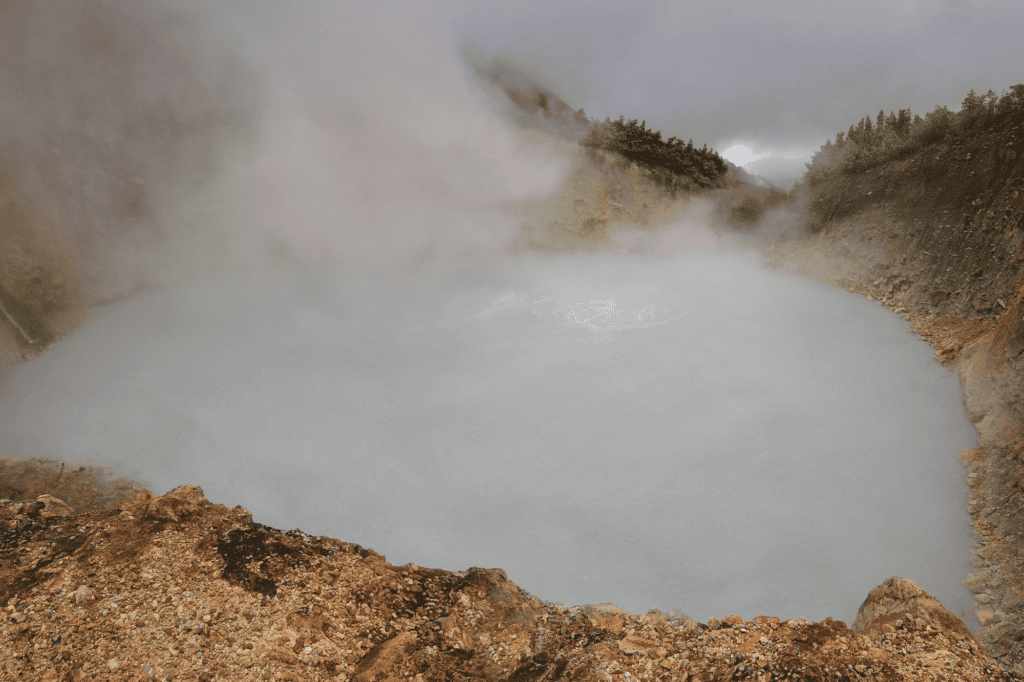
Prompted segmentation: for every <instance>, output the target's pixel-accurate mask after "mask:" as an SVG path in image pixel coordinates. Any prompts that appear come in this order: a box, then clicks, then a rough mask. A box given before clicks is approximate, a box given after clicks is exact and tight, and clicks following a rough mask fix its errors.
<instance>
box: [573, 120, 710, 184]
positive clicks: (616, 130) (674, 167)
mask: <svg viewBox="0 0 1024 682" xmlns="http://www.w3.org/2000/svg"><path fill="white" fill-rule="evenodd" d="M577 116H579V117H584V118H585V114H584V113H583V110H582V109H581V110H580V111H579V113H578V114H577ZM590 125H591V128H590V133H589V134H588V135H587V136H586V137H585V138H584V139H583V141H582V144H583V145H584V146H586V147H591V148H594V149H603V150H605V151H609V152H613V153H615V154H619V155H621V156H623V157H625V158H627V159H629V160H630V161H634V162H636V163H637V164H638V165H641V166H643V167H645V168H647V169H649V170H652V171H654V172H655V173H654V178H655V179H656V180H657V181H658V182H659V183H660V184H662V185H665V186H666V187H668V188H670V189H676V188H678V187H679V186H680V178H688V179H689V180H691V181H693V182H694V183H696V184H697V185H698V186H699V187H714V186H717V185H718V184H719V181H720V179H721V178H722V176H724V175H725V173H726V171H727V170H728V167H727V166H726V163H725V160H724V159H723V158H722V157H721V156H719V155H718V153H717V152H715V151H714V150H713V149H710V150H709V149H708V146H707V144H705V145H704V146H703V147H702V148H701V149H697V148H696V147H694V146H693V139H692V138H691V139H690V140H689V141H688V142H685V143H684V142H683V141H682V140H681V139H679V138H677V137H670V138H668V139H667V140H662V138H661V131H660V130H657V131H655V130H651V129H649V128H648V127H647V121H643V122H641V123H639V124H638V123H637V120H636V119H635V118H634V119H630V120H629V121H627V120H626V119H625V116H619V118H618V119H617V120H614V121H613V120H611V119H610V118H606V119H605V120H604V121H590Z"/></svg>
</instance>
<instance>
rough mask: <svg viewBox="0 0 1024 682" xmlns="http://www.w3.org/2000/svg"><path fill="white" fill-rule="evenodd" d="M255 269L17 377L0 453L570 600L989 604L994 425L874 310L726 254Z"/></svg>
mask: <svg viewBox="0 0 1024 682" xmlns="http://www.w3.org/2000/svg"><path fill="white" fill-rule="evenodd" d="M680 229H682V228H680ZM260 273H261V274H253V272H249V273H238V274H234V275H228V276H224V277H221V278H219V279H214V280H209V281H203V282H197V283H194V284H192V285H187V286H178V287H171V288H167V289H164V290H160V291H150V292H147V293H145V294H143V295H140V296H137V297H135V298H133V299H130V300H127V301H124V302H121V303H117V304H113V305H110V306H108V307H106V308H105V309H103V310H102V311H101V312H99V313H98V314H96V315H95V317H94V318H93V320H92V321H91V323H90V325H89V326H88V327H87V328H85V329H83V330H82V331H81V332H79V333H78V334H77V335H76V336H75V337H73V338H72V339H70V340H69V341H67V342H64V343H62V344H59V345H57V346H55V347H54V348H53V349H52V350H50V351H49V352H48V353H47V354H45V355H43V356H42V357H39V358H37V359H35V360H32V361H30V362H28V363H25V364H24V365H22V366H19V367H17V368H15V369H14V370H12V371H11V372H9V373H8V374H6V375H5V376H4V377H3V378H2V379H0V451H3V452H6V453H11V454H19V455H24V456H48V457H54V458H58V459H64V460H79V461H82V460H89V461H107V462H110V461H112V462H117V463H118V464H120V466H121V470H122V471H126V472H129V473H133V474H136V475H138V476H140V477H142V478H144V479H145V480H147V481H149V482H150V483H151V484H152V485H153V487H154V488H155V490H156V491H157V492H163V491H164V490H166V489H168V488H170V487H173V486H176V485H179V484H181V483H186V482H187V483H193V484H198V485H200V486H202V487H203V488H204V490H205V491H206V493H207V496H208V497H209V498H210V499H211V500H213V501H215V502H220V503H224V504H228V505H233V504H242V505H244V506H245V507H246V508H248V509H250V510H251V511H252V512H253V514H254V516H255V518H256V519H257V520H258V521H261V522H263V523H267V524H270V525H275V526H279V527H285V528H293V527H301V528H302V529H303V530H305V531H307V532H311V533H316V534H327V535H331V536H333V537H337V538H340V539H342V540H345V541H351V542H358V543H361V544H364V545H366V546H369V547H372V548H374V549H375V550H377V551H379V552H382V553H384V554H386V555H387V556H388V559H389V560H390V561H392V562H395V563H398V564H401V563H405V562H415V563H418V564H421V565H426V566H434V567H443V568H446V569H451V570H462V569H465V568H467V567H468V566H472V565H480V566H488V567H489V566H500V567H502V568H504V569H506V570H507V571H508V573H509V576H510V578H512V579H513V580H515V581H516V582H517V583H518V584H520V585H522V586H523V587H524V588H525V589H527V590H530V591H531V592H533V593H535V594H536V595H538V596H539V597H541V598H543V599H547V600H554V601H562V602H565V603H568V604H576V603H587V602H599V601H612V602H615V603H617V604H618V605H620V606H621V607H623V608H625V609H627V610H632V611H641V612H642V611H644V610H647V609H649V608H651V607H660V608H666V609H667V608H681V609H683V610H684V611H686V612H687V613H688V614H690V615H692V616H694V617H695V618H698V619H701V620H703V619H707V618H708V617H712V616H718V617H721V616H723V615H726V614H727V613H733V612H738V613H740V614H741V615H743V616H745V617H753V616H756V615H758V614H771V615H777V616H780V617H784V618H785V617H804V618H814V619H820V618H824V617H825V616H832V617H836V618H840V619H844V620H847V621H852V619H853V617H854V615H855V613H856V609H857V607H858V605H859V604H860V602H861V601H862V600H863V599H864V596H865V595H866V594H867V592H868V591H869V590H870V589H871V588H872V587H874V586H875V585H877V584H878V583H880V582H882V581H883V580H884V579H885V578H887V577H890V576H893V575H903V576H907V577H909V578H911V579H913V580H915V581H916V582H918V583H919V584H921V585H922V586H923V587H924V588H925V589H926V590H928V591H930V592H932V593H933V594H935V595H936V596H937V597H938V598H939V599H941V600H942V601H943V603H945V604H946V605H947V606H948V607H950V608H951V609H952V610H954V611H955V612H957V613H960V612H962V611H968V612H969V611H970V609H971V598H970V595H969V594H968V593H967V591H966V590H964V589H963V588H962V587H961V586H960V579H961V578H962V577H963V576H964V575H965V574H966V573H967V572H968V570H969V569H968V556H969V554H968V552H969V548H970V546H971V543H972V538H971V534H970V531H969V526H968V518H967V515H966V513H965V511H964V505H965V503H966V496H967V491H966V486H965V485H964V483H963V478H962V476H963V473H962V470H961V467H960V465H959V464H958V463H957V461H956V455H957V452H958V451H959V450H960V449H962V448H966V447H971V446H972V445H974V444H975V438H976V434H975V432H974V430H973V427H972V426H971V425H970V423H969V422H968V420H967V418H966V416H965V415H964V411H963V406H962V403H961V393H960V387H959V384H958V381H957V379H956V377H955V376H953V375H952V374H950V373H949V372H947V371H946V370H944V369H943V368H941V367H940V366H939V365H937V364H936V363H935V362H933V361H932V353H931V351H930V349H929V348H928V346H927V345H926V344H924V343H923V342H922V341H920V340H919V339H916V338H915V337H913V336H912V335H911V334H909V333H908V332H906V331H905V330H904V329H903V328H902V322H901V321H900V320H899V319H897V318H895V317H893V316H892V315H891V314H889V313H887V312H886V311H884V310H882V309H880V308H878V307H877V306H875V305H874V304H872V303H871V302H868V301H866V300H864V299H862V298H860V297H857V296H854V295H851V294H848V293H845V292H842V291H839V290H836V289H833V288H830V287H828V286H825V285H822V284H818V283H814V282H809V281H806V280H803V279H800V278H798V277H795V276H792V275H789V274H784V273H779V272H773V271H769V270H765V269H762V268H759V267H756V266H755V265H753V264H751V263H748V262H746V261H745V260H743V259H740V258H737V257H735V256H729V255H725V254H722V253H715V252H713V251H710V250H707V249H693V250H688V251H681V252H677V253H675V254H674V255H672V256H669V257H661V258H658V257H644V256H638V255H628V254H611V253H604V254H601V253H598V254H589V255H586V254H580V255H566V256H557V257H550V256H548V257H541V256H520V257H515V258H503V259H480V260H472V259H471V260H467V261H464V262H463V263H462V264H461V265H453V264H451V263H449V264H448V265H446V266H445V267H444V268H441V267H435V268H428V269H427V270H425V271H423V272H422V273H420V274H418V275H410V276H408V277H405V278H401V279H396V280H393V281H392V282H390V283H388V284H386V285H382V284H380V283H378V282H377V281H376V280H374V279H372V278H356V277H352V278H350V279H347V280H339V279H334V280H327V279H326V278H322V277H320V276H315V275H312V274H309V272H308V271H303V270H301V269H298V268H294V267H289V266H284V267H282V268H281V269H279V270H273V269H264V270H260ZM15 397H16V399H14V398H15Z"/></svg>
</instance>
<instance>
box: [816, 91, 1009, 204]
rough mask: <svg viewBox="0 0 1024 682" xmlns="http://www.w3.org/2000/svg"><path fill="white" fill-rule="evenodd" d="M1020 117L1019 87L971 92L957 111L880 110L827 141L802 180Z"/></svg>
mask: <svg viewBox="0 0 1024 682" xmlns="http://www.w3.org/2000/svg"><path fill="white" fill-rule="evenodd" d="M1021 114H1024V84H1018V85H1014V86H1011V87H1010V89H1009V90H1003V92H1002V94H1001V95H996V93H995V92H993V91H992V90H989V91H988V92H987V93H986V94H984V95H978V94H977V93H975V92H974V90H971V91H970V92H969V93H967V96H966V97H965V98H964V101H963V103H962V104H961V108H960V111H958V112H952V111H950V110H949V109H948V108H947V107H944V106H943V107H939V106H936V107H935V110H934V111H931V112H929V113H927V114H925V115H924V117H921V116H919V115H916V114H912V113H911V111H910V109H900V111H899V113H894V112H892V111H890V112H889V115H888V116H886V115H885V111H884V110H880V111H879V112H878V116H876V117H874V120H872V117H871V116H865V117H864V118H862V119H861V120H860V121H858V122H857V124H856V125H851V126H850V128H849V130H847V131H846V133H839V134H837V135H836V139H835V142H832V141H831V140H828V141H826V142H825V144H824V145H823V146H822V147H821V149H819V150H818V152H817V153H815V155H814V157H813V158H812V160H811V163H809V164H806V165H807V174H806V176H805V180H806V182H807V184H808V186H814V185H815V184H817V183H819V182H821V181H822V180H824V179H825V178H826V177H828V176H829V175H830V174H834V173H857V172H859V171H862V170H866V169H868V168H872V167H874V166H877V165H878V164H880V163H883V162H885V161H888V160H890V159H894V158H897V157H901V156H905V155H908V154H912V153H913V152H915V151H917V150H918V149H920V148H922V147H926V146H928V145H930V144H933V143H935V142H939V141H940V140H944V139H946V138H947V137H950V136H958V135H965V134H970V133H972V132H975V131H978V130H982V129H985V128H988V127H989V126H990V125H991V124H993V123H994V122H995V121H996V120H999V119H1003V118H1005V117H1009V116H1014V115H1021Z"/></svg>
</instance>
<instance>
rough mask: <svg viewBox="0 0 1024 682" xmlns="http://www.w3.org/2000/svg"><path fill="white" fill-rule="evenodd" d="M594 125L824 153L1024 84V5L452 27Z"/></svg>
mask: <svg viewBox="0 0 1024 682" xmlns="http://www.w3.org/2000/svg"><path fill="white" fill-rule="evenodd" d="M453 22H454V24H455V25H456V27H457V28H456V30H457V31H458V32H459V33H460V35H461V36H463V37H464V38H465V39H467V40H469V41H471V42H473V43H475V44H477V45H479V46H480V47H481V48H482V49H484V50H490V51H492V52H495V53H502V54H504V55H507V56H508V57H510V58H512V59H513V60H514V61H516V62H517V63H519V64H520V65H521V66H523V67H524V68H525V69H526V70H528V71H529V72H530V73H532V75H534V76H535V77H536V78H537V79H538V80H540V81H541V82H542V83H544V84H545V85H547V86H548V87H550V88H551V89H552V90H553V91H555V92H556V93H558V94H559V95H560V96H561V97H562V98H563V99H565V100H566V101H567V102H569V104H571V105H573V106H575V107H583V108H585V110H586V112H587V114H588V115H589V116H590V117H591V118H594V117H600V118H604V117H605V116H610V117H612V118H615V117H617V116H618V115H620V114H624V115H626V117H627V118H640V119H646V120H647V122H648V125H650V126H653V127H654V128H656V129H660V130H662V131H663V132H664V134H665V135H666V137H667V136H669V135H675V136H678V137H683V138H690V137H692V138H693V140H694V142H695V143H697V144H703V143H704V142H707V143H708V144H709V146H712V147H714V148H715V149H716V150H719V151H721V150H724V149H725V148H727V147H728V146H730V145H731V144H734V143H736V142H740V141H742V142H747V143H754V145H752V146H755V149H757V148H759V147H763V148H767V149H774V150H776V151H777V152H781V151H787V150H807V149H817V147H819V146H820V145H821V144H822V143H824V141H825V140H826V139H828V138H834V137H835V134H836V133H837V132H839V131H845V130H846V129H847V128H848V127H849V126H850V124H852V123H855V122H856V121H857V120H858V119H859V118H860V117H862V116H864V115H866V114H871V115H872V117H874V116H875V115H876V114H877V113H878V110H879V109H885V110H886V112H889V111H890V110H893V111H895V110H898V109H900V108H906V107H910V108H911V109H912V110H913V111H914V113H920V114H922V115H923V114H924V113H926V112H927V111H931V110H932V109H933V108H934V107H935V106H936V105H945V106H949V107H950V109H952V110H957V109H959V108H960V102H961V101H962V100H963V97H964V95H965V94H966V93H967V91H968V90H970V89H972V88H973V89H974V90H976V91H978V92H979V93H984V92H986V91H987V90H988V89H990V88H991V89H992V90H995V91H996V92H997V93H998V92H1001V91H1002V90H1003V89H1005V88H1007V87H1009V86H1010V85H1013V84H1015V83H1020V82H1024V48H1022V47H1021V34H1020V29H1021V27H1022V26H1024V1H1022V0H977V1H974V2H972V1H970V0H886V1H881V2H880V1H877V0H861V1H858V2H807V1H799V0H796V1H794V0H780V1H776V2H772V3H764V2H750V1H746V2H719V1H717V0H712V1H706V0H699V1H697V2H692V1H691V2H685V3H683V2H674V1H669V0H646V1H643V2H629V3H626V2H608V1H604V2H602V1H595V0H578V1H567V0H561V1H554V2H533V1H526V0H520V1H507V2H502V3H501V4H500V5H494V4H490V3H484V4H473V5H472V6H470V7H469V8H468V9H467V10H466V11H465V13H464V14H462V15H461V16H459V17H457V18H453Z"/></svg>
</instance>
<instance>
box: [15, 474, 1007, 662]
mask: <svg viewBox="0 0 1024 682" xmlns="http://www.w3.org/2000/svg"><path fill="white" fill-rule="evenodd" d="M0 598H2V602H0V604H2V606H3V607H4V611H3V620H2V624H0V680H43V681H52V680H62V681H63V680H84V679H99V680H200V681H203V682H206V681H211V680H354V681H358V680H366V681H369V680H470V679H480V680H518V681H524V682H525V681H527V680H562V679H564V680H616V681H617V682H622V681H624V680H693V681H700V682H710V681H712V680H747V679H749V680H760V681H769V680H861V679H864V680H868V679H870V680H907V681H912V680H977V681H979V682H980V681H982V680H985V681H988V680H1019V679H1020V678H1019V677H1017V676H1015V675H1013V674H1011V673H1008V672H1006V671H1005V670H1003V669H1002V668H1000V667H999V666H998V665H997V664H996V662H995V661H993V659H991V658H989V656H988V655H987V654H985V653H984V652H983V651H982V650H981V648H980V647H979V646H978V643H977V642H976V641H975V640H974V638H973V637H972V636H971V634H970V632H969V631H968V630H967V628H966V627H965V626H964V624H963V623H962V622H961V621H960V620H959V619H957V618H956V617H955V616H953V615H952V614H951V613H949V612H948V611H947V610H946V609H944V608H943V607H942V606H941V604H939V602H938V601H936V600H935V599H934V598H932V597H931V596H930V595H928V594H927V593H925V592H924V591H922V590H921V589H920V588H919V587H917V586H916V585H914V584H913V583H912V582H910V581H909V580H905V579H902V578H894V579H890V580H888V581H886V582H885V583H884V584H883V585H880V586H879V587H877V588H875V590H873V591H872V592H871V594H870V595H868V598H867V599H866V600H865V602H864V605H863V606H862V607H861V610H860V613H859V614H858V618H857V621H856V622H855V623H854V628H853V629H850V628H848V627H847V626H846V625H845V624H844V623H842V622H840V621H833V620H830V619H826V620H825V621H823V622H820V623H809V622H805V621H802V620H801V621H785V622H781V621H780V620H779V619H778V618H773V617H768V616H759V617H758V618H755V619H754V620H752V621H743V620H742V619H741V618H740V617H739V616H727V617H724V618H722V619H721V620H717V619H712V620H710V621H708V622H707V623H706V624H698V623H695V622H694V621H692V620H689V619H675V618H669V617H666V615H665V614H662V613H658V612H651V613H649V614H647V615H643V616H639V615H632V614H627V613H623V612H622V611H620V610H619V609H617V608H616V607H614V606H611V605H598V606H584V607H575V608H572V609H567V608H565V607H564V606H562V605H561V604H551V603H548V602H542V601H540V600H539V599H537V598H535V597H533V596H531V595H529V594H527V593H525V592H524V591H522V590H520V589H519V588H518V587H517V586H516V585H515V584H514V583H513V582H511V581H510V580H508V578H507V577H506V575H505V573H504V571H502V570H500V569H489V570H488V569H480V568H470V569H469V570H467V571H465V572H459V573H450V572H447V571H440V570H432V569H428V568H422V567H419V566H415V565H411V564H410V565H406V566H393V565H391V564H389V563H388V562H387V561H386V559H385V557H383V556H381V555H379V554H377V553H375V552H373V551H371V550H368V549H364V548H362V547H360V546H358V545H353V544H348V543H344V542H339V541H337V540H334V539H331V538H326V537H313V536H309V535H305V534H304V533H302V532H301V531H297V530H296V531H289V532H283V531H279V530H276V529H273V528H268V527H266V526H263V525H261V524H258V523H254V522H253V521H252V517H251V515H250V514H249V513H248V512H247V511H246V510H245V509H243V508H241V507H234V508H231V509H229V508H227V507H224V506H221V505H217V504H211V503H210V502H208V501H207V500H206V498H205V497H204V496H203V493H202V490H200V489H199V488H197V487H194V486H182V487H180V488H176V489H175V490H173V491H171V492H169V493H167V495H165V496H163V497H153V495H152V494H150V493H148V492H143V493H140V494H138V495H137V496H136V497H134V498H133V499H131V500H130V501H128V502H125V503H123V504H122V506H120V507H118V508H115V509H111V510H101V511H89V512H84V513H81V514H75V513H73V512H72V510H71V509H70V508H69V507H67V505H65V504H64V503H63V502H61V501H60V500H58V499H56V498H54V497H51V496H49V495H41V496H39V497H38V498H37V499H36V500H27V501H21V502H14V501H10V500H4V501H2V502H0Z"/></svg>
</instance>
